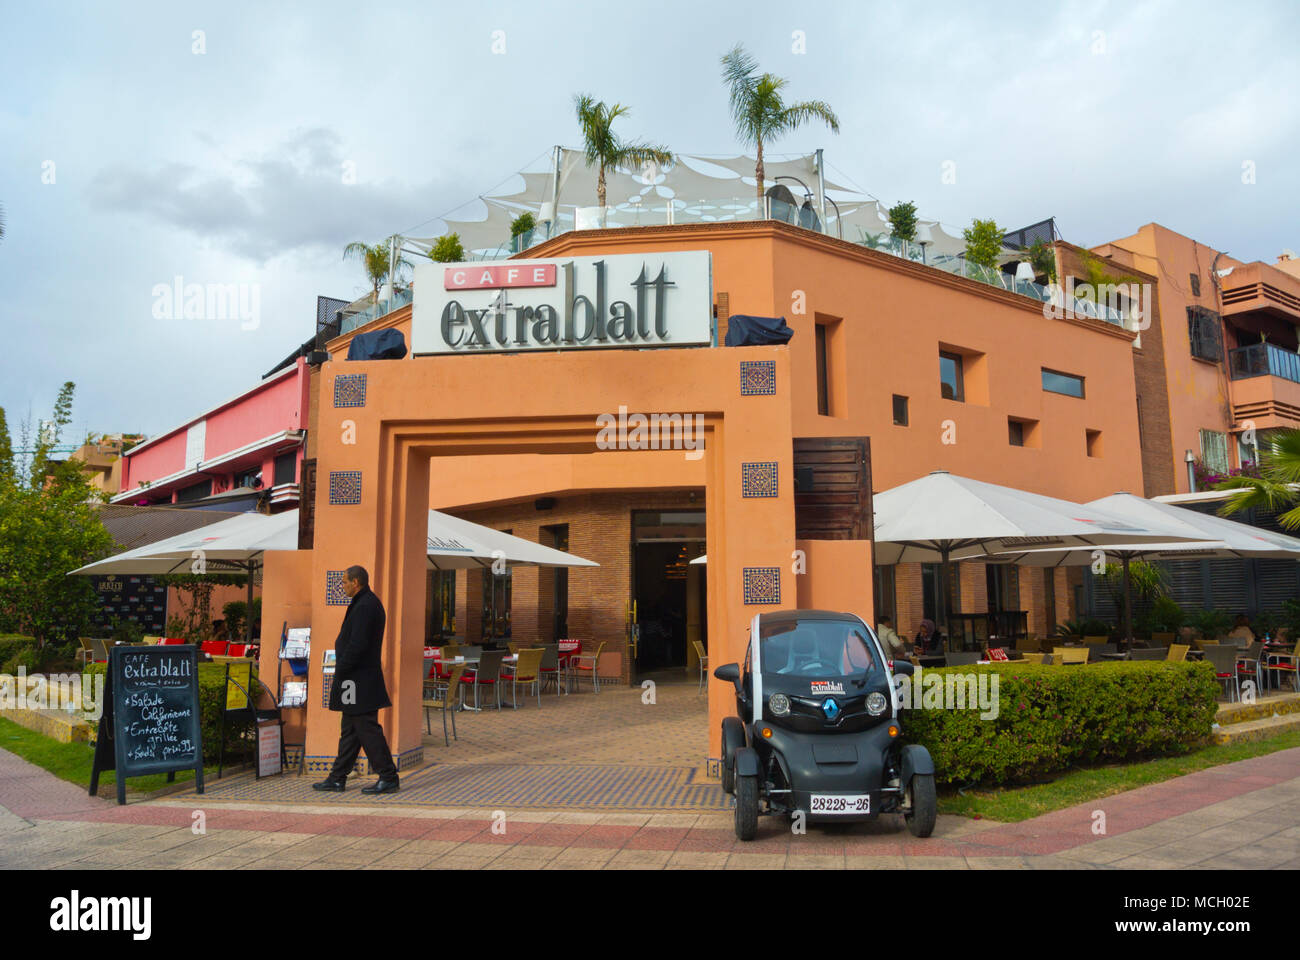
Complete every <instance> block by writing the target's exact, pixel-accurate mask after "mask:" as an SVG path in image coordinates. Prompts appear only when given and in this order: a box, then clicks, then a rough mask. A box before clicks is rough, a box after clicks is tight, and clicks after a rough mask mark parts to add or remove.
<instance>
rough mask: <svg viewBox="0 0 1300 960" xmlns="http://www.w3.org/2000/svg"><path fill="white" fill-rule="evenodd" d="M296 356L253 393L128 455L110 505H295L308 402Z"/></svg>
mask: <svg viewBox="0 0 1300 960" xmlns="http://www.w3.org/2000/svg"><path fill="white" fill-rule="evenodd" d="M309 379H310V375H309V370H308V368H307V365H306V360H305V359H303V358H301V357H299V358H298V359H297V361H296V362H295V363H294V364H293V365H292V366H290V367H288V368H286V369H284V370H282V371H280V372H278V373H275V374H273V375H272V376H270V377H267V378H266V379H265V380H263V381H262V382H261V383H259V384H258V385H257V386H255V387H253V388H252V389H251V390H247V391H245V392H244V393H241V394H240V395H239V396H237V397H234V398H232V399H230V400H227V401H226V402H224V403H222V404H220V405H218V406H216V407H213V408H212V409H210V410H208V411H206V412H205V413H201V414H199V415H198V416H195V417H192V418H190V419H189V420H186V421H185V422H183V423H181V424H179V425H177V426H176V427H173V428H171V429H170V430H167V431H165V432H163V433H161V434H159V435H158V436H156V437H153V438H152V439H150V440H147V441H145V442H144V443H141V444H139V445H138V446H136V447H134V448H132V449H131V450H129V451H128V452H127V453H126V454H125V456H124V457H123V466H122V482H121V489H120V490H119V491H118V492H117V494H116V495H115V496H113V497H112V502H113V503H126V504H135V505H140V506H151V505H158V504H176V505H181V506H187V505H191V504H192V505H195V506H210V507H214V508H216V507H219V508H220V509H224V510H241V509H244V510H251V509H255V508H257V507H261V508H262V509H264V510H265V509H267V508H268V506H269V509H270V510H272V511H279V510H286V509H292V508H294V507H297V506H298V499H299V494H298V490H299V484H300V483H301V482H302V460H303V450H304V446H305V444H304V438H305V436H306V428H307V415H308V408H309V402H310V395H309V392H308V384H309Z"/></svg>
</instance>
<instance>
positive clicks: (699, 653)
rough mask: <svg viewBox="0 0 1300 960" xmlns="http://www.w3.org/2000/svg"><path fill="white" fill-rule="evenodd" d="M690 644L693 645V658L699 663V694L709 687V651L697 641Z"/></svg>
mask: <svg viewBox="0 0 1300 960" xmlns="http://www.w3.org/2000/svg"><path fill="white" fill-rule="evenodd" d="M691 643H692V644H694V646H695V656H696V657H697V658H698V659H699V661H700V692H701V693H703V692H704V690H705V689H706V688H707V687H708V685H709V651H707V650H705V649H704V644H702V643H700V641H698V640H692V641H691Z"/></svg>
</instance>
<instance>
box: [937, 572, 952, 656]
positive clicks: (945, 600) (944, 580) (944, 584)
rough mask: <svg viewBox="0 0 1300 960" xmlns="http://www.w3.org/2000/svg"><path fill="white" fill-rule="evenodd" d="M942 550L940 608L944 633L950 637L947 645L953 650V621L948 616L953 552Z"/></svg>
mask: <svg viewBox="0 0 1300 960" xmlns="http://www.w3.org/2000/svg"><path fill="white" fill-rule="evenodd" d="M942 549H943V562H942V563H940V564H939V607H940V610H939V613H940V614H941V615H942V617H943V629H944V633H946V634H947V637H948V639H947V643H948V646H949V649H951V647H952V628H951V626H950V624H951V621H950V619H949V617H948V614H949V612H950V611H949V609H948V608H949V607H950V606H951V603H950V602H949V599H950V594H949V590H948V586H949V584H948V564H949V562H950V559H951V557H952V550H951V549H950V548H948V547H943V548H942Z"/></svg>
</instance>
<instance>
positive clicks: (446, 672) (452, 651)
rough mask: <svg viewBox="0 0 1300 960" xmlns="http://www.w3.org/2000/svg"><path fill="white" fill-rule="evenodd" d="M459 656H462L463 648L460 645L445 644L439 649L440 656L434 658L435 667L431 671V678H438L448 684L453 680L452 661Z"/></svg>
mask: <svg viewBox="0 0 1300 960" xmlns="http://www.w3.org/2000/svg"><path fill="white" fill-rule="evenodd" d="M458 656H461V648H460V646H459V645H458V644H455V643H447V644H444V645H443V646H442V647H441V648H439V650H438V655H437V656H436V657H434V658H433V666H432V668H431V669H430V674H431V676H436V677H437V678H438V679H439V680H441V681H443V682H444V683H446V682H447V681H448V680H450V679H451V661H452V660H455V659H456V658H457V657H458Z"/></svg>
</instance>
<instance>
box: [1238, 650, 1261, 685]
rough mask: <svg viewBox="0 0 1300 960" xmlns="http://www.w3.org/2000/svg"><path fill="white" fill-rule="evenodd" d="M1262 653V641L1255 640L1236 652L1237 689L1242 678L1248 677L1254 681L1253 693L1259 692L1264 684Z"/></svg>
mask: <svg viewBox="0 0 1300 960" xmlns="http://www.w3.org/2000/svg"><path fill="white" fill-rule="evenodd" d="M1263 653H1264V641H1263V640H1256V641H1255V642H1254V643H1252V644H1251V645H1250V646H1248V647H1246V649H1244V650H1241V649H1238V650H1237V684H1238V686H1239V687H1240V684H1241V680H1242V678H1243V677H1249V678H1250V679H1252V680H1254V681H1255V692H1256V693H1258V692H1259V690H1260V689H1261V687H1262V686H1263V683H1264V665H1263V659H1262V657H1263Z"/></svg>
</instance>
